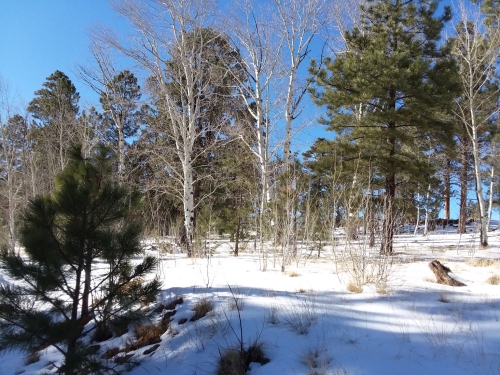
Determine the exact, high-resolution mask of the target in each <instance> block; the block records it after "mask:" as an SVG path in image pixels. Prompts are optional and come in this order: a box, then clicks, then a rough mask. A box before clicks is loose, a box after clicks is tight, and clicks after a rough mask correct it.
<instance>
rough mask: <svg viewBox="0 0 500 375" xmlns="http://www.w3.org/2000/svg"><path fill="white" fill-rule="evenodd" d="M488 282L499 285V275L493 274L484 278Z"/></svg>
mask: <svg viewBox="0 0 500 375" xmlns="http://www.w3.org/2000/svg"><path fill="white" fill-rule="evenodd" d="M486 282H487V283H488V284H491V285H500V276H499V275H493V276H491V277H490V278H488V280H486Z"/></svg>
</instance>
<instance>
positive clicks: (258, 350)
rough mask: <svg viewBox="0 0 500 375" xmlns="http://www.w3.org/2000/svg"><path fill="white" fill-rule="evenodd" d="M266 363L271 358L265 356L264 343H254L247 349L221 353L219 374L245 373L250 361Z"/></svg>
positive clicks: (233, 374)
mask: <svg viewBox="0 0 500 375" xmlns="http://www.w3.org/2000/svg"><path fill="white" fill-rule="evenodd" d="M252 362H257V363H260V364H261V365H265V364H266V363H268V362H269V359H268V358H267V357H266V356H265V354H264V351H263V344H262V343H257V342H256V343H253V344H252V345H250V346H249V347H248V348H247V349H246V350H243V351H240V350H234V349H229V350H226V351H225V352H224V353H223V354H221V356H220V359H219V366H218V368H217V375H245V374H246V373H247V371H248V370H249V369H250V363H252Z"/></svg>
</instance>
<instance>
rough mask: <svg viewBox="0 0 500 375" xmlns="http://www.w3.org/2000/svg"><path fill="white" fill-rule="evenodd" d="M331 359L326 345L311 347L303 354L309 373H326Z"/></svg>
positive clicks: (322, 374) (323, 374)
mask: <svg viewBox="0 0 500 375" xmlns="http://www.w3.org/2000/svg"><path fill="white" fill-rule="evenodd" d="M330 361H331V358H330V356H329V354H328V349H326V348H325V347H324V346H314V347H311V348H309V349H308V350H307V351H306V352H305V353H304V354H303V355H302V363H304V364H305V365H306V366H307V367H308V368H309V372H308V375H326V368H327V366H328V364H329V363H330Z"/></svg>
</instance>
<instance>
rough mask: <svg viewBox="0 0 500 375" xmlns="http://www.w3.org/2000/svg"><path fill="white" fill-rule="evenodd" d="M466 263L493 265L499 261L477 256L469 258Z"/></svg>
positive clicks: (477, 265) (482, 265)
mask: <svg viewBox="0 0 500 375" xmlns="http://www.w3.org/2000/svg"><path fill="white" fill-rule="evenodd" d="M466 263H467V264H468V265H469V266H471V267H491V266H494V265H495V264H496V263H497V262H496V261H494V260H493V259H485V258H475V259H469V260H467V262H466Z"/></svg>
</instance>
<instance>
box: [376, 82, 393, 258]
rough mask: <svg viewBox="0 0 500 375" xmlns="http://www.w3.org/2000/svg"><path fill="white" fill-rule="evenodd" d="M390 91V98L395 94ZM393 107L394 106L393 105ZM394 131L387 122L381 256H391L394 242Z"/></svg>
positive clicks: (390, 123)
mask: <svg viewBox="0 0 500 375" xmlns="http://www.w3.org/2000/svg"><path fill="white" fill-rule="evenodd" d="M393 91H394V90H391V96H395V95H396V94H395V93H394V92H393ZM394 107H395V104H394ZM395 130H396V123H395V122H389V123H388V125H387V132H388V136H387V143H388V145H389V155H388V163H389V165H388V166H387V172H386V175H385V197H384V221H383V223H382V242H381V246H380V254H381V255H392V254H393V242H394V203H395V198H396V173H395V167H394V156H395V154H396V139H395V137H394V135H393V132H394V131H395Z"/></svg>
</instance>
